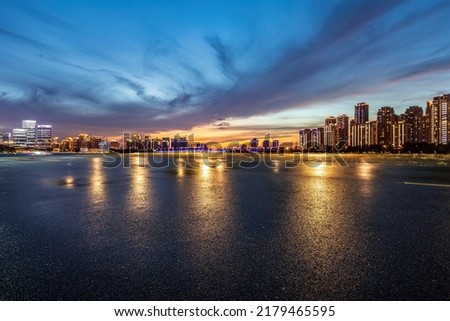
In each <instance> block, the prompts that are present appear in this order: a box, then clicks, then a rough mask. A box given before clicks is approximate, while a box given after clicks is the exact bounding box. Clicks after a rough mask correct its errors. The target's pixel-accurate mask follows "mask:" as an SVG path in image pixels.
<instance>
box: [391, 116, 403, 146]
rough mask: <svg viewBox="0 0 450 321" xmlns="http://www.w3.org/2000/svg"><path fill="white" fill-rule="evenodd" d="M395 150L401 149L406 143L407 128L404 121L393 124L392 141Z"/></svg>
mask: <svg viewBox="0 0 450 321" xmlns="http://www.w3.org/2000/svg"><path fill="white" fill-rule="evenodd" d="M390 141H391V142H392V145H393V146H394V147H395V148H401V147H403V145H404V144H405V142H406V126H405V121H404V120H397V121H396V122H394V124H392V130H391V140H390Z"/></svg>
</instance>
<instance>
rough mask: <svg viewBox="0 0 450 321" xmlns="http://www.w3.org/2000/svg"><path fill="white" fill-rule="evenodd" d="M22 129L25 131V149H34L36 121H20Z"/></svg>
mask: <svg viewBox="0 0 450 321" xmlns="http://www.w3.org/2000/svg"><path fill="white" fill-rule="evenodd" d="M22 129H25V130H26V136H27V141H26V144H25V146H26V147H36V121H35V120H22Z"/></svg>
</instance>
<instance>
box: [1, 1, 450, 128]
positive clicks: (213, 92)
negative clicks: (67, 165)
mask: <svg viewBox="0 0 450 321" xmlns="http://www.w3.org/2000/svg"><path fill="white" fill-rule="evenodd" d="M438 8H440V9H441V10H440V11H438V10H437V9H438ZM47 9H48V10H49V11H52V10H50V9H51V8H47ZM22 10H23V11H24V13H25V14H26V15H29V16H32V17H33V18H34V20H36V21H37V22H38V23H37V24H36V25H34V26H35V27H36V30H31V29H28V28H27V27H26V26H24V27H23V28H22V29H18V31H16V30H15V29H14V28H13V26H6V27H5V26H4V25H1V27H0V45H2V44H6V43H7V44H8V46H2V47H3V48H6V49H5V50H4V51H3V53H0V58H2V57H5V59H6V58H7V59H8V61H9V62H11V64H8V65H7V66H6V65H3V66H0V73H1V74H0V109H1V110H2V111H8V113H7V114H8V115H10V116H8V117H6V118H4V121H5V122H8V123H9V124H12V123H19V122H20V120H21V119H22V118H23V117H25V118H30V117H37V116H39V117H45V118H46V119H45V121H46V122H52V123H54V124H55V125H56V124H58V125H57V126H60V127H62V128H68V129H73V130H75V128H76V129H77V130H78V128H79V129H80V130H81V129H92V130H93V131H94V130H96V131H98V132H104V133H107V132H117V131H119V132H120V131H122V130H125V129H130V130H131V129H132V130H136V131H151V130H154V131H164V130H172V129H179V130H190V129H191V128H193V127H195V126H202V125H208V126H211V125H210V124H211V120H212V119H215V123H214V124H213V126H214V128H221V129H225V128H229V127H230V121H229V120H230V119H231V118H245V117H251V116H255V115H270V114H272V113H277V112H280V111H283V110H289V109H297V110H300V109H302V108H306V107H309V106H312V105H317V106H322V105H324V104H327V102H328V101H330V100H336V99H343V98H346V99H347V98H348V97H352V96H354V95H355V93H357V94H358V95H364V94H367V93H373V92H374V91H375V88H377V87H378V86H381V85H385V84H390V83H392V84H395V83H397V82H402V81H409V79H411V78H417V77H424V76H427V77H428V76H429V77H432V76H433V75H434V74H435V73H444V72H448V71H450V60H449V59H448V58H447V57H448V53H449V52H448V51H449V47H448V43H447V42H448V41H447V40H445V39H443V38H442V37H443V36H442V35H443V34H446V33H445V32H442V31H448V30H450V29H449V27H450V24H449V23H448V22H447V20H440V21H441V22H442V23H440V24H439V25H437V24H435V23H434V21H435V19H437V18H440V17H441V18H442V17H445V16H446V15H448V14H449V5H447V4H446V3H445V2H443V3H440V2H439V3H437V2H436V3H432V4H430V5H427V6H426V7H424V4H423V3H420V2H412V3H410V2H408V3H406V2H403V1H382V2H380V1H363V2H361V1H342V2H339V1H338V2H335V4H334V5H333V6H331V7H327V8H319V9H318V10H320V12H319V11H318V12H312V13H311V14H315V15H317V19H314V23H315V24H316V25H315V28H312V29H314V30H316V32H315V33H313V34H307V36H304V35H302V33H301V30H299V31H298V34H296V33H295V32H293V34H294V35H295V37H294V36H293V37H292V40H291V41H288V42H287V43H284V44H283V45H280V44H278V43H277V44H278V45H277V46H274V47H270V46H269V45H267V44H266V43H272V42H273V43H276V42H275V41H274V39H273V38H271V37H273V35H272V36H270V35H268V34H267V33H265V32H266V31H265V30H267V27H266V26H264V28H263V27H259V26H258V23H257V19H256V22H253V23H252V24H250V25H249V27H248V29H246V30H242V34H245V35H241V34H240V33H237V32H235V33H232V34H231V35H230V34H227V33H226V32H223V31H222V32H221V31H220V30H219V31H218V30H214V29H212V28H211V29H210V28H207V27H205V28H204V29H201V30H193V31H191V33H189V32H184V30H183V27H184V26H181V27H179V29H177V30H176V31H170V30H169V31H167V32H161V31H160V29H159V28H157V27H152V28H150V27H148V26H147V25H145V24H144V23H143V22H140V21H136V22H135V21H133V18H131V19H127V21H129V23H130V24H133V25H134V24H136V28H140V29H141V30H143V31H141V33H139V35H140V36H139V37H137V36H136V37H134V36H133V34H130V35H129V36H130V38H127V39H126V41H124V39H123V38H122V37H123V35H120V36H119V35H118V36H117V39H116V40H115V41H114V39H113V40H111V38H114V37H113V35H112V34H109V33H108V30H107V28H104V26H103V25H102V24H104V23H106V22H108V23H111V25H117V24H118V22H115V21H107V20H106V18H102V17H98V20H99V21H89V20H86V22H85V23H83V24H81V23H80V25H74V21H72V22H67V21H65V20H64V18H62V17H63V15H62V16H61V17H59V16H58V15H56V14H55V13H54V11H53V13H47V12H44V9H40V10H39V11H38V10H36V9H33V8H28V9H27V7H26V6H22ZM298 10H299V11H300V10H301V7H299V8H298ZM175 11H176V9H174V13H173V15H174V16H173V17H171V18H173V19H174V20H179V19H178V18H181V17H183V15H182V14H189V13H185V12H183V13H182V14H179V15H178V16H177V15H176V12H175ZM322 12H323V15H322ZM126 14H127V13H126V12H124V13H123V15H124V16H126ZM290 14H291V15H292V16H295V12H292V13H290ZM205 17H206V15H205ZM163 18H164V17H161V19H163ZM166 18H170V17H166ZM229 18H230V21H228V22H226V21H225V22H224V28H225V29H226V27H227V26H229V25H231V24H232V22H233V19H234V17H229ZM103 19H104V20H103ZM149 20H151V19H149ZM251 20H252V21H253V20H254V18H253V17H252V18H251ZM269 22H270V23H272V24H274V25H277V26H278V28H280V27H279V25H281V26H284V28H285V29H286V30H288V29H289V27H290V26H289V24H287V23H286V22H285V21H282V20H277V18H276V16H274V17H273V20H270V21H269ZM269 22H267V23H269ZM227 23H228V24H227ZM5 24H6V23H5ZM42 24H45V25H47V26H49V27H50V29H52V30H53V29H55V30H58V32H55V33H54V34H52V33H50V34H45V37H44V36H43V37H37V38H36V35H39V30H40V29H39V28H41V25H42ZM247 25H248V24H247ZM30 28H32V27H30ZM89 28H91V29H92V30H93V32H92V33H90V34H89V35H88V34H87V33H85V32H83V31H81V30H86V29H89ZM280 29H282V28H280ZM42 30H46V31H47V30H48V29H45V28H44V29H42ZM114 30H115V29H114ZM438 31H441V33H439V32H438ZM95 32H98V33H99V34H96V33H95ZM103 33H106V34H105V35H103ZM418 33H419V34H420V37H417V34H418ZM147 34H148V36H147ZM174 34H175V36H174ZM178 34H181V36H176V35H178ZM103 37H109V41H108V42H106V40H105V42H104V41H103ZM444 38H445V37H444ZM130 39H132V40H133V41H131V40H130ZM249 39H251V41H249ZM190 41H191V42H192V44H191V43H190ZM125 42H126V43H127V44H130V43H131V44H133V47H132V48H128V47H126V46H125V45H123V43H125ZM261 42H264V44H265V46H262V45H261ZM105 43H108V45H109V46H110V47H108V46H106V45H104V44H105ZM194 44H195V45H194ZM17 45H20V46H23V45H26V46H29V47H32V48H37V49H39V50H40V51H42V52H44V54H43V56H42V58H37V57H36V55H35V53H34V54H33V55H31V54H29V55H28V56H27V54H28V53H27V52H23V51H22V52H20V49H18V47H17ZM263 47H264V48H271V50H259V48H263ZM438 49H440V50H438ZM255 53H257V55H255ZM261 57H262V58H261ZM266 58H267V59H266ZM246 61H251V62H252V63H248V64H247V65H246V64H245V63H244V62H246ZM255 61H256V62H255ZM9 75H13V76H14V77H13V76H9ZM2 85H5V87H3V86H2ZM13 91H14V92H18V93H19V94H14V95H13V94H12V93H13ZM400 98H401V99H405V98H406V97H400ZM389 103H390V102H386V104H389ZM331 112H332V111H330V113H331ZM339 112H341V111H339ZM33 115H35V116H33ZM217 115H220V119H218V117H217ZM75 126H77V127H75ZM249 128H252V129H257V128H260V129H261V130H263V129H269V127H267V126H266V127H264V126H260V127H258V125H255V126H253V125H252V124H250V125H249ZM274 128H279V129H280V130H287V129H288V128H287V127H286V126H285V125H284V124H283V123H276V124H274V125H273V127H270V129H274ZM238 129H239V130H244V128H243V127H240V126H239V127H234V126H233V130H238ZM289 129H291V127H289ZM67 134H68V133H67Z"/></svg>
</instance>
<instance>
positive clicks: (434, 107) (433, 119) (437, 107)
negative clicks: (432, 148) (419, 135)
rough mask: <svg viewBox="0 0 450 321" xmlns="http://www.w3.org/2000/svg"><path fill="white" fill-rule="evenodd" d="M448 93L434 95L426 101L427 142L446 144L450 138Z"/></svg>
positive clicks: (449, 97) (449, 100)
mask: <svg viewBox="0 0 450 321" xmlns="http://www.w3.org/2000/svg"><path fill="white" fill-rule="evenodd" d="M449 102H450V94H445V95H441V96H436V97H434V98H433V100H432V101H428V102H427V109H426V115H427V125H428V126H427V129H426V130H427V135H426V136H427V142H428V143H429V144H436V145H440V144H444V145H446V144H448V142H449V139H450V126H449V122H450V114H449V112H448V103H449Z"/></svg>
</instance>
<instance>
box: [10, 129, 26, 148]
mask: <svg viewBox="0 0 450 321" xmlns="http://www.w3.org/2000/svg"><path fill="white" fill-rule="evenodd" d="M12 134H13V146H14V147H26V146H27V130H26V129H23V128H14V129H13V133H12Z"/></svg>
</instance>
